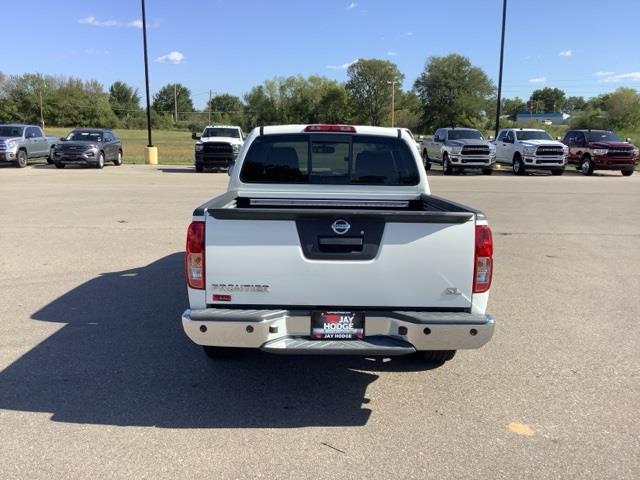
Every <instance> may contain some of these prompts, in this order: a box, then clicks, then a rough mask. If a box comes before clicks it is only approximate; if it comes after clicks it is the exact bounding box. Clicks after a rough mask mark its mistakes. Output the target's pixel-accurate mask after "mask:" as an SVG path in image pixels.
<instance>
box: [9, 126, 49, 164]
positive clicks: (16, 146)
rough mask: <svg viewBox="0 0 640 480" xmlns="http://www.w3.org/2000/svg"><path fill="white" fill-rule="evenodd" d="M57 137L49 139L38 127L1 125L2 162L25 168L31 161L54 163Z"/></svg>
mask: <svg viewBox="0 0 640 480" xmlns="http://www.w3.org/2000/svg"><path fill="white" fill-rule="evenodd" d="M56 143H58V138H57V137H47V136H45V134H44V133H43V132H42V129H41V128H40V127H38V126H37V125H22V124H10V125H0V162H11V163H13V164H14V165H15V166H16V167H18V168H24V167H26V166H27V164H28V163H29V160H34V159H37V158H46V159H47V163H53V156H52V152H53V147H54V146H55V145H56Z"/></svg>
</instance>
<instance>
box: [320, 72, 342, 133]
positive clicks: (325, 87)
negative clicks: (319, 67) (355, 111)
mask: <svg viewBox="0 0 640 480" xmlns="http://www.w3.org/2000/svg"><path fill="white" fill-rule="evenodd" d="M317 107H318V114H317V117H316V118H317V121H318V122H320V123H347V122H348V121H349V97H348V96H347V90H346V89H345V87H344V84H343V83H338V82H335V81H333V80H327V81H325V82H324V83H323V84H322V86H321V87H320V100H319V102H318V106H317Z"/></svg>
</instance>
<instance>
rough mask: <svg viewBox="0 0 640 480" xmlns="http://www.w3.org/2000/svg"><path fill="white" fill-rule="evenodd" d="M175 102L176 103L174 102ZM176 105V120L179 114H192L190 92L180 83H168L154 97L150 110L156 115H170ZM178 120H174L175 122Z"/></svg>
mask: <svg viewBox="0 0 640 480" xmlns="http://www.w3.org/2000/svg"><path fill="white" fill-rule="evenodd" d="M176 100H177V102H176ZM176 104H177V108H178V119H179V118H180V114H181V113H182V114H185V113H188V112H193V110H194V108H193V100H192V99H191V90H189V89H188V88H187V87H185V86H184V85H182V84H181V83H169V84H167V85H165V86H164V87H162V88H161V89H160V90H159V91H158V92H157V93H156V94H155V95H154V96H153V104H152V108H153V109H154V110H155V111H156V112H158V113H164V114H167V115H172V114H173V112H174V111H175V107H176ZM178 119H174V120H175V121H177V120H178Z"/></svg>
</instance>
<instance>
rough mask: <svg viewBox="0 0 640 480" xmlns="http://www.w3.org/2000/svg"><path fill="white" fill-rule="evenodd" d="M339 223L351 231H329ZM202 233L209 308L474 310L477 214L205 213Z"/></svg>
mask: <svg viewBox="0 0 640 480" xmlns="http://www.w3.org/2000/svg"><path fill="white" fill-rule="evenodd" d="M442 215H446V214H442ZM451 215H454V214H451ZM338 220H344V221H346V222H347V223H348V224H349V227H350V228H349V230H348V232H346V233H342V234H338V233H336V232H335V231H334V229H333V228H332V225H334V222H336V221H338ZM405 220H406V219H405ZM338 226H340V225H338ZM342 226H343V227H344V225H342ZM339 231H340V230H339ZM205 238H206V252H205V262H206V294H207V304H209V305H220V306H222V305H224V306H233V305H238V306H239V305H242V306H256V308H264V307H265V306H274V307H289V308H291V307H330V308H334V307H350V308H358V307H362V308H364V307H366V308H376V307H380V308H385V309H389V308H405V309H412V308H416V309H421V308H425V309H431V308H433V309H437V310H447V309H450V310H466V309H469V308H471V298H472V277H473V265H474V241H475V240H474V238H475V217H474V216H473V215H470V217H469V218H468V219H463V220H460V219H459V218H458V219H457V220H455V221H446V219H445V221H438V217H437V216H436V217H431V218H423V219H422V220H409V221H403V219H402V218H395V219H389V218H385V217H384V216H382V217H381V216H375V215H367V214H366V213H365V214H356V215H354V214H353V212H351V214H349V215H346V216H341V215H340V212H334V213H333V214H330V213H326V212H323V214H317V215H314V214H313V213H310V214H309V215H308V216H306V217H301V218H292V219H278V218H277V217H275V218H270V219H265V220H261V219H256V218H254V219H243V218H233V219H231V218H230V219H225V218H215V217H214V216H211V215H206V229H205Z"/></svg>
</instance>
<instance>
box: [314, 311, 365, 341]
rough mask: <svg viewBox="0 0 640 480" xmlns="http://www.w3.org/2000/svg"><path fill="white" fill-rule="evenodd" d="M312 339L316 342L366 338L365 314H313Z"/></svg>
mask: <svg viewBox="0 0 640 480" xmlns="http://www.w3.org/2000/svg"><path fill="white" fill-rule="evenodd" d="M311 338H313V339H314V340H353V339H361V338H364V312H323V311H314V312H311Z"/></svg>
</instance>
